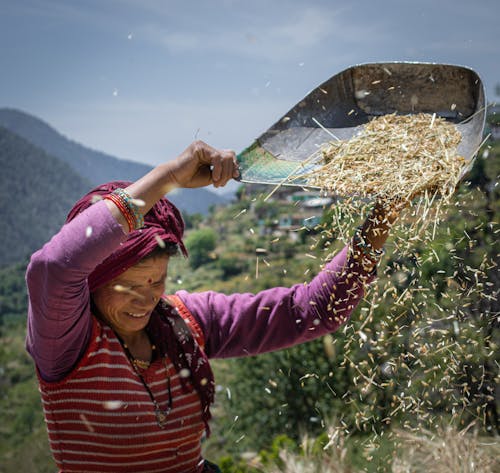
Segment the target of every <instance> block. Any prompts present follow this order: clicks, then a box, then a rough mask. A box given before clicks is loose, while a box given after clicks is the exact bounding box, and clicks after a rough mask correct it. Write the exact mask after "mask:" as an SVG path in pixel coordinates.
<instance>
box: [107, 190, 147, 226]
mask: <svg viewBox="0 0 500 473" xmlns="http://www.w3.org/2000/svg"><path fill="white" fill-rule="evenodd" d="M104 198H105V199H108V200H110V201H111V202H113V203H114V204H115V205H116V206H117V207H118V208H119V209H120V212H121V213H122V214H123V216H124V217H125V220H126V221H127V223H128V228H129V231H132V230H138V229H139V228H142V227H143V226H144V217H143V215H142V213H141V211H140V209H139V206H138V205H137V204H136V202H135V201H134V199H133V198H132V196H130V194H128V193H127V192H126V191H125V189H121V188H118V189H115V190H114V191H113V192H112V193H111V194H108V195H106V196H105V197H104Z"/></svg>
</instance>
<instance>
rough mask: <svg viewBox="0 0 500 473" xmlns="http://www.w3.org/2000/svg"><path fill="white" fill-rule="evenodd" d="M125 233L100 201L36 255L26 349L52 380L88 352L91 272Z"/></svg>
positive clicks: (29, 272) (31, 271)
mask: <svg viewBox="0 0 500 473" xmlns="http://www.w3.org/2000/svg"><path fill="white" fill-rule="evenodd" d="M125 238H126V235H125V233H124V232H123V230H122V227H121V226H120V225H119V224H118V222H117V221H116V220H115V218H114V217H113V216H112V215H111V212H110V211H109V209H108V207H107V205H106V204H105V202H98V203H96V204H94V205H92V206H91V207H89V208H88V209H87V210H85V211H84V212H82V213H81V214H80V215H79V216H78V217H76V218H75V219H74V220H72V221H71V222H70V223H68V224H66V225H64V226H63V227H62V228H61V230H60V231H59V233H57V234H56V235H55V236H54V237H53V238H52V239H51V240H50V241H49V242H48V243H46V244H45V245H44V246H43V248H42V249H40V250H38V251H37V252H36V253H34V254H33V255H32V257H31V260H30V263H29V265H28V269H27V272H26V284H27V287H28V299H29V307H28V330H27V337H26V348H27V350H28V352H29V353H30V354H31V356H32V357H33V359H34V360H35V363H36V365H37V367H38V370H39V371H40V374H41V376H42V377H43V379H45V380H46V381H57V380H60V379H62V378H63V377H64V376H65V375H66V374H68V373H69V372H70V371H71V369H72V368H73V366H74V365H75V364H76V363H77V361H78V359H79V358H80V357H81V355H82V354H83V352H84V351H85V348H86V346H87V344H88V341H89V337H90V333H91V328H92V326H91V317H90V294H89V289H88V284H87V277H88V275H89V274H90V273H91V272H92V271H93V269H94V268H95V267H96V266H97V265H98V264H99V263H100V262H101V261H102V260H103V259H104V258H106V257H107V256H108V255H109V254H110V253H112V252H113V250H114V249H115V248H116V247H117V246H118V245H119V244H120V242H122V241H123V240H124V239H125Z"/></svg>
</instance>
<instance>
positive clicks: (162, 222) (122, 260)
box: [66, 181, 187, 292]
mask: <svg viewBox="0 0 500 473" xmlns="http://www.w3.org/2000/svg"><path fill="white" fill-rule="evenodd" d="M130 184H132V183H131V182H127V181H113V182H108V183H107V184H102V185H101V186H99V187H96V188H95V189H93V190H91V191H90V192H89V193H88V194H86V195H85V196H83V197H82V198H81V199H80V200H79V201H78V202H77V203H76V204H75V205H74V206H73V208H72V209H71V210H70V212H69V214H68V217H67V219H66V222H69V221H71V220H73V219H74V218H75V217H76V216H77V215H78V214H79V213H81V212H83V211H84V210H85V209H86V208H88V207H90V206H91V205H92V204H93V203H94V202H96V200H98V199H100V198H102V197H104V196H105V195H106V194H109V193H111V192H113V191H114V190H115V189H117V188H120V187H121V188H125V187H127V186H129V185H130ZM183 234H184V221H183V220H182V216H181V213H180V212H179V210H178V209H177V207H176V206H175V205H174V204H172V202H170V201H169V200H168V199H166V198H165V197H163V198H161V199H160V200H159V201H158V202H157V203H156V204H155V205H154V206H153V207H152V208H151V210H149V212H148V213H147V214H146V215H145V216H144V227H143V228H141V229H140V230H134V231H132V232H130V233H129V234H128V237H127V239H126V240H125V242H123V244H122V245H120V247H119V248H118V249H117V250H116V251H115V252H114V253H112V254H111V255H110V256H108V257H107V258H106V259H105V260H104V261H102V262H101V264H99V265H98V266H97V267H96V268H95V269H94V271H93V272H92V273H91V274H90V275H89V279H88V282H89V289H90V292H93V291H95V290H96V289H97V288H98V287H100V286H102V285H103V284H106V283H107V282H109V281H111V280H112V279H114V278H116V277H117V276H119V275H120V274H121V273H123V272H125V271H126V270H127V269H129V268H131V267H132V266H134V265H135V264H136V263H138V262H139V261H140V260H141V259H142V258H144V257H145V256H147V255H148V254H149V253H151V252H152V251H153V250H154V249H155V248H156V247H157V246H158V240H159V239H160V240H162V241H164V242H169V243H175V244H177V245H178V246H179V248H180V249H181V251H182V253H183V254H184V256H187V250H186V247H185V246H184V243H183V241H182V236H183Z"/></svg>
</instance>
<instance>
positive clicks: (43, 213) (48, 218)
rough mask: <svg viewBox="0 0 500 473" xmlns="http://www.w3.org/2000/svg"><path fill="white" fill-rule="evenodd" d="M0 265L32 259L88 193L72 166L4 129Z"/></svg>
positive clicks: (0, 133)
mask: <svg viewBox="0 0 500 473" xmlns="http://www.w3.org/2000/svg"><path fill="white" fill-rule="evenodd" d="M0 166H1V169H2V174H1V182H2V185H1V186H0V202H2V206H1V207H0V218H1V220H2V222H3V225H2V226H1V229H0V232H1V233H0V241H1V242H2V245H1V246H0V266H1V265H6V264H11V263H15V262H17V261H20V260H24V259H25V258H27V257H28V256H29V255H30V254H31V253H32V252H33V251H35V250H36V249H38V248H39V247H40V246H42V244H43V243H45V242H46V241H47V240H48V239H49V238H50V237H51V236H52V235H53V234H54V233H55V232H56V231H57V230H58V229H59V228H60V227H61V225H62V224H63V223H64V220H65V218H66V214H67V213H68V211H69V209H70V208H71V206H72V205H73V203H74V202H75V201H76V200H77V199H79V198H80V197H81V196H82V195H83V194H84V193H85V192H87V191H88V189H89V184H88V183H87V182H86V181H85V180H83V179H82V178H81V177H80V176H78V175H77V174H76V173H75V172H74V171H73V170H72V169H71V168H70V167H69V166H68V165H67V164H65V163H63V162H61V161H59V160H58V159H56V158H54V157H53V156H49V155H48V154H45V153H44V152H43V151H42V150H41V149H39V148H36V147H35V146H33V145H32V144H30V143H28V142H27V141H25V140H23V139H22V138H19V137H18V136H16V135H14V134H13V133H10V132H9V131H7V130H6V129H4V128H1V127H0Z"/></svg>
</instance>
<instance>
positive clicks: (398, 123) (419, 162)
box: [307, 113, 466, 198]
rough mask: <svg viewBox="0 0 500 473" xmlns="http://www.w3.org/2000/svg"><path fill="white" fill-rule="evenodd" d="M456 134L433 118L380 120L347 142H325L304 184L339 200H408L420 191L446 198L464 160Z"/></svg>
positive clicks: (450, 126)
mask: <svg viewBox="0 0 500 473" xmlns="http://www.w3.org/2000/svg"><path fill="white" fill-rule="evenodd" d="M460 140H461V134H460V132H459V131H458V129H457V128H456V127H455V125H454V124H452V123H450V122H447V121H446V120H445V119H443V118H441V117H437V116H436V115H435V114H426V113H419V114H414V115H396V114H390V115H383V116H380V117H377V118H374V119H373V120H372V121H370V122H369V123H367V124H366V125H365V126H364V128H363V129H362V130H361V131H360V133H359V134H357V135H356V136H354V137H352V138H351V139H349V140H340V141H336V142H331V143H328V144H327V145H326V146H325V147H324V148H323V149H322V154H323V158H324V161H325V164H324V165H323V166H321V167H319V168H318V169H316V170H315V171H313V172H311V173H309V174H308V175H307V178H308V184H309V185H312V186H317V187H321V188H323V189H325V190H327V191H330V192H333V193H336V194H339V195H352V194H353V193H355V194H358V195H360V196H380V197H384V198H412V197H413V196H415V195H418V194H421V193H422V192H424V191H432V192H433V193H434V192H437V193H439V194H440V195H441V196H445V197H446V196H450V195H451V194H452V193H453V192H454V189H455V186H456V184H457V182H458V180H459V177H460V175H461V172H462V170H463V168H464V165H465V162H466V161H465V159H464V158H463V157H462V156H459V155H458V154H457V147H458V145H459V143H460Z"/></svg>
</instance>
